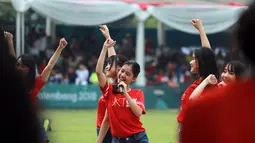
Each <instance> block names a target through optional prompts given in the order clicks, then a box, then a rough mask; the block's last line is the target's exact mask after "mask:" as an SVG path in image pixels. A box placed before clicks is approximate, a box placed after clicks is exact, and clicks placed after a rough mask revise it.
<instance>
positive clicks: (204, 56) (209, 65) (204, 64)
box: [194, 47, 219, 79]
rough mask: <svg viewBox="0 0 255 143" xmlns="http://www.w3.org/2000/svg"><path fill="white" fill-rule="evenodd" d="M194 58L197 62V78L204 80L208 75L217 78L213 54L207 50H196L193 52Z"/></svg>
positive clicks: (217, 73) (217, 72) (216, 67)
mask: <svg viewBox="0 0 255 143" xmlns="http://www.w3.org/2000/svg"><path fill="white" fill-rule="evenodd" d="M194 54H195V58H196V59H197V61H198V67H199V68H198V74H199V77H202V78H206V77H207V76H209V75H210V74H214V75H215V76H216V78H217V79H218V78H219V71H218V66H217V62H216V57H215V54H214V52H213V51H212V50H211V49H209V48H205V47H203V48H201V49H196V50H195V51H194Z"/></svg>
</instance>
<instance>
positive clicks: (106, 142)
mask: <svg viewBox="0 0 255 143" xmlns="http://www.w3.org/2000/svg"><path fill="white" fill-rule="evenodd" d="M99 131H100V128H97V136H98V135H99ZM111 142H112V134H111V130H110V128H109V130H108V131H107V133H106V135H105V137H104V141H103V142H102V143H111Z"/></svg>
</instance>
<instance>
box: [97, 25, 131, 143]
mask: <svg viewBox="0 0 255 143" xmlns="http://www.w3.org/2000/svg"><path fill="white" fill-rule="evenodd" d="M100 31H101V32H102V34H103V35H104V37H105V38H106V39H108V38H111V36H110V33H109V29H108V27H107V26H106V25H100ZM107 51H108V59H107V61H106V62H107V66H106V67H105V76H106V77H107V78H111V79H112V80H113V82H115V81H116V77H117V73H118V71H119V69H120V68H121V67H122V66H123V64H124V62H126V61H127V58H126V57H125V56H122V55H116V52H115V50H114V47H110V48H108V50H107ZM105 112H106V103H105V100H104V97H103V96H101V97H100V98H99V100H98V107H97V118H96V126H97V135H99V132H100V128H101V125H102V122H103V119H104V117H105V114H106V113H105ZM111 142H112V135H111V131H110V129H108V131H107V133H106V135H105V137H104V139H103V143H111Z"/></svg>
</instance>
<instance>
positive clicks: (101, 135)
mask: <svg viewBox="0 0 255 143" xmlns="http://www.w3.org/2000/svg"><path fill="white" fill-rule="evenodd" d="M109 127H110V121H109V118H108V113H107V110H106V111H105V116H104V119H103V121H102V124H101V128H100V131H99V135H98V137H97V141H96V143H102V142H103V140H104V138H105V135H106V133H107V131H108V130H109Z"/></svg>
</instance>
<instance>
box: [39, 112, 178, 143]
mask: <svg viewBox="0 0 255 143" xmlns="http://www.w3.org/2000/svg"><path fill="white" fill-rule="evenodd" d="M176 115H177V110H148V111H147V114H146V115H144V116H143V117H142V121H143V123H144V127H145V128H146V130H147V131H146V132H147V134H148V137H149V141H150V143H176V142H177V141H176V140H177V122H176ZM41 116H42V118H45V117H46V118H49V119H52V131H51V132H48V135H49V137H50V140H51V141H50V142H51V143H95V142H96V125H95V123H96V121H95V118H96V110H64V109H63V110H60V109H58V110H55V109H54V110H44V111H42V112H41Z"/></svg>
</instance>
